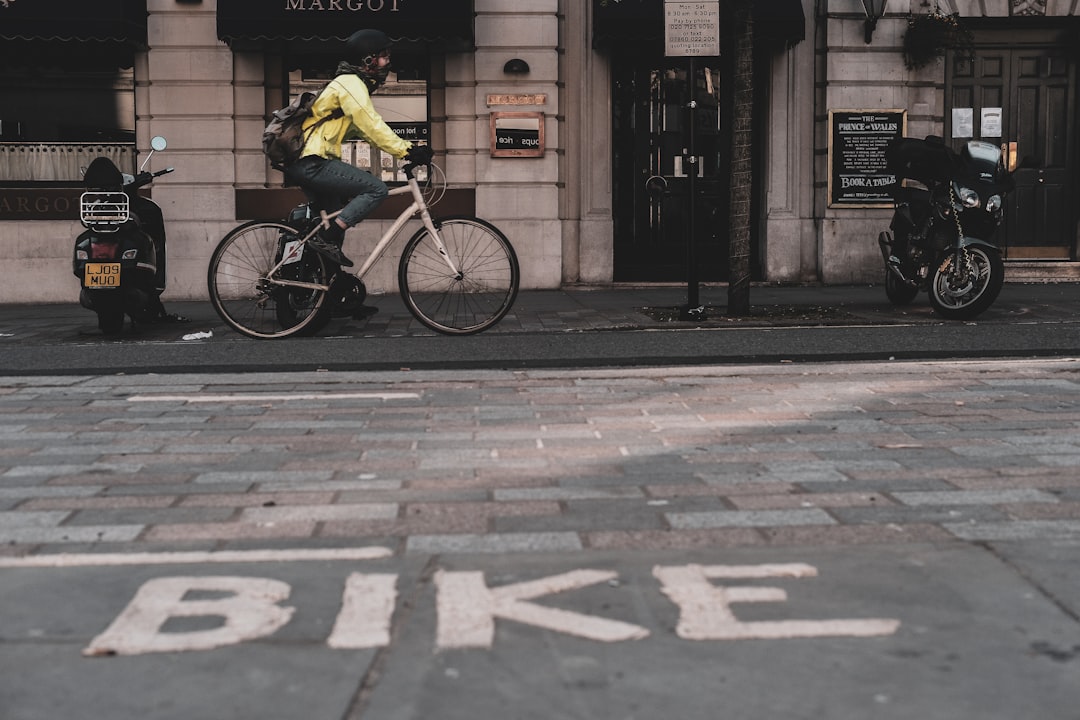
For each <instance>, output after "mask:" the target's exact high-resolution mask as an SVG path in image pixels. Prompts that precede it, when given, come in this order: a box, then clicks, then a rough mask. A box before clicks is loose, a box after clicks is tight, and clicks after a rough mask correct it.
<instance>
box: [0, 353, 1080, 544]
mask: <svg viewBox="0 0 1080 720" xmlns="http://www.w3.org/2000/svg"><path fill="white" fill-rule="evenodd" d="M301 392H302V393H303V394H304V395H305V396H306V398H307V399H297V400H283V399H281V397H271V395H273V396H281V395H288V394H289V393H301ZM344 392H347V393H348V394H349V395H350V396H351V397H349V398H348V399H336V398H334V397H331V395H334V394H338V395H340V394H341V393H344ZM380 393H412V394H413V396H411V397H410V396H408V395H405V396H401V397H388V398H384V397H383V396H381V395H380ZM364 394H369V396H367V397H364V396H363V395H364ZM212 395H230V396H239V397H240V398H242V399H239V400H238V399H236V398H235V397H233V398H232V399H228V400H223V401H214V400H213V398H212V397H210V396H212ZM134 396H138V399H139V401H138V402H135V401H133V400H132V397H134ZM166 396H169V397H172V398H173V399H160V400H156V399H155V398H165V397H166ZM176 396H186V399H175V398H176ZM1078 428H1080V361H1073V360H1046V361H1014V362H1008V361H995V362H962V363H946V362H922V363H888V364H820V365H812V366H808V365H787V366H784V365H781V366H754V367H704V368H700V367H699V368H678V369H671V368H668V369H662V368H661V369H648V370H642V369H635V370H591V371H558V370H552V371H527V372H511V371H502V372H500V371H491V372H469V373H464V372H457V373H439V372H424V373H396V374H394V373H317V374H316V373H282V374H275V375H254V374H253V375H249V376H244V375H232V376H224V375H222V376H213V375H175V376H130V377H123V376H116V377H85V376H71V377H40V378H30V377H27V378H2V379H0V555H6V556H23V555H29V554H35V553H58V552H132V551H161V550H215V549H248V548H263V547H266V548H275V547H338V546H355V545H381V546H385V547H389V548H391V549H393V550H394V551H395V552H397V553H404V554H409V553H445V552H480V553H484V552H543V551H578V550H583V549H602V550H627V549H673V548H700V547H733V546H768V545H773V546H789V545H807V544H814V545H822V544H840V545H852V544H895V543H907V542H932V543H951V542H960V541H967V542H983V541H996V540H1007V539H1025V538H1043V539H1059V538H1067V539H1076V538H1080V472H1078V471H1077V469H1078V467H1080V432H1078Z"/></svg>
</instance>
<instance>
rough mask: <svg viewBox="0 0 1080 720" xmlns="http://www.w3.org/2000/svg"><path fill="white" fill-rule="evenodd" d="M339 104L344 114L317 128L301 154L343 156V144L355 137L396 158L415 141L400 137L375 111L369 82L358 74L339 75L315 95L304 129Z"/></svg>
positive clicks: (403, 154)
mask: <svg viewBox="0 0 1080 720" xmlns="http://www.w3.org/2000/svg"><path fill="white" fill-rule="evenodd" d="M339 107H340V108H341V109H342V111H344V113H345V115H344V116H342V117H339V118H331V119H329V120H327V121H326V122H324V123H323V124H322V125H320V126H319V127H317V128H315V130H314V131H313V132H312V133H311V135H310V137H308V139H307V142H306V143H305V144H304V150H303V152H302V153H301V154H300V156H301V157H304V156H307V155H318V156H319V157H324V158H337V159H340V158H341V143H342V142H343V141H345V140H348V139H354V138H356V137H359V138H360V139H361V140H364V141H366V142H368V143H371V144H372V145H375V146H376V147H378V148H379V149H380V150H382V151H384V152H388V153H390V154H391V155H393V156H394V157H396V158H403V157H405V153H407V152H408V151H409V148H411V147H412V143H410V142H409V141H408V140H402V139H401V138H399V137H398V136H397V134H395V133H394V131H393V130H391V129H390V127H389V126H388V125H387V124H386V123H385V122H384V121H383V119H382V117H381V116H380V115H379V113H378V112H376V111H375V106H374V105H372V104H371V94H370V93H369V92H368V88H367V85H366V84H365V83H364V81H363V80H361V79H360V78H359V77H357V76H356V75H338V76H337V77H336V78H334V79H333V80H331V81H330V84H329V85H327V86H326V89H325V90H323V92H322V94H320V95H319V97H318V98H316V100H315V104H314V105H313V106H312V108H311V117H310V118H308V119H307V120H305V121H304V126H303V127H304V131H305V132H307V130H308V128H310V127H311V126H312V125H314V124H315V123H317V122H318V121H319V119H320V118H323V117H326V116H327V115H329V114H330V113H332V112H333V111H334V109H335V108H339Z"/></svg>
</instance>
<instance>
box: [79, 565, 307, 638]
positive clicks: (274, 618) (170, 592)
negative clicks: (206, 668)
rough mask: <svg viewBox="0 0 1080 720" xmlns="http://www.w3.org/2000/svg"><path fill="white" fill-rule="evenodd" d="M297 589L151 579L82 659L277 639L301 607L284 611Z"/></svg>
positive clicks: (252, 581) (239, 581)
mask: <svg viewBox="0 0 1080 720" xmlns="http://www.w3.org/2000/svg"><path fill="white" fill-rule="evenodd" d="M291 590H292V588H290V587H289V585H288V584H287V583H283V582H281V581H280V580H271V579H269V578H243V577H170V578H157V579H155V580H148V581H147V582H145V583H143V585H142V587H140V588H139V590H138V592H137V593H135V597H134V598H132V600H131V602H130V603H128V606H127V607H126V608H124V611H123V612H121V613H120V614H119V615H118V616H117V617H116V619H115V620H113V622H112V625H110V626H109V627H108V628H106V630H105V632H103V633H101V634H100V635H98V636H97V637H96V638H94V639H93V640H91V641H90V644H89V645H88V646H87V647H86V648H85V649H84V650H83V655H87V656H91V657H96V656H102V655H142V654H144V653H152V652H184V651H189V650H213V649H215V648H219V647H223V646H225V645H235V644H237V643H241V642H247V641H249V640H255V639H257V638H261V637H266V636H267V635H273V634H274V633H275V632H277V631H278V630H279V629H281V628H282V627H284V625H285V624H286V623H288V622H289V620H290V619H291V618H292V616H293V613H294V612H295V611H296V608H292V607H282V606H281V605H278V603H279V602H281V601H283V600H287V599H288V597H289V592H290V591H291ZM192 591H194V592H199V591H202V592H226V593H229V595H228V596H227V597H223V598H216V599H209V600H191V599H185V596H186V595H187V594H188V593H190V592H192ZM206 616H213V617H215V618H217V617H220V618H224V624H223V625H221V627H217V628H213V629H211V630H195V631H187V632H161V628H162V627H164V626H165V623H166V622H167V621H168V620H169V619H170V618H174V617H206Z"/></svg>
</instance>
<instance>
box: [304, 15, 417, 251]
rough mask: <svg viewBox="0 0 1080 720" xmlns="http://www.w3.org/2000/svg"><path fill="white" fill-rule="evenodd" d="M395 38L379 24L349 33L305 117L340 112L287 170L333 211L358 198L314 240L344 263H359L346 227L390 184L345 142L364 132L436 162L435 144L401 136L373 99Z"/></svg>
mask: <svg viewBox="0 0 1080 720" xmlns="http://www.w3.org/2000/svg"><path fill="white" fill-rule="evenodd" d="M391 44H392V42H391V40H390V38H389V37H388V36H387V35H386V34H385V33H383V32H381V31H379V30H358V31H357V32H355V33H353V34H352V35H351V36H350V37H349V39H348V40H347V41H346V43H345V53H344V55H345V57H344V59H343V60H342V61H341V62H340V63H338V67H337V74H336V77H335V78H334V79H333V80H332V81H331V82H330V83H329V84H328V85H327V86H326V88H325V89H324V90H323V91H322V93H321V94H320V95H319V97H318V98H317V99H316V100H315V104H314V105H313V106H312V115H311V118H309V119H308V120H306V121H305V122H304V129H305V132H306V131H307V129H308V128H310V127H311V126H312V125H315V123H318V122H319V121H320V119H322V118H324V117H326V116H328V115H332V114H334V113H335V111H337V110H338V109H340V113H338V116H337V117H331V118H330V119H329V120H326V121H324V122H323V123H322V124H321V125H319V126H318V127H317V128H315V129H314V130H313V131H311V134H310V136H308V137H307V141H306V142H305V144H304V149H303V150H302V152H301V156H300V159H299V160H297V161H296V162H295V163H293V164H292V165H290V166H289V167H288V168H286V170H285V179H286V181H288V182H289V183H290V184H293V185H297V186H299V187H301V188H303V189H304V190H305V191H307V192H308V193H309V194H310V195H312V196H313V198H314V200H315V202H316V203H317V204H318V205H319V206H320V207H321V208H323V209H324V210H326V211H328V212H329V211H332V210H335V209H336V208H337V207H339V206H340V203H341V200H342V199H343V198H352V199H351V200H349V201H348V202H347V203H346V204H345V206H344V208H343V209H342V211H341V214H340V215H338V216H337V217H336V218H335V219H334V220H332V221H331V222H330V223H329V227H324V228H322V229H321V230H319V233H318V235H317V236H316V237H314V238H312V239H311V240H309V241H308V245H309V246H310V247H311V248H312V249H313V250H315V251H316V252H318V253H319V254H320V255H322V256H323V257H325V258H327V259H328V260H330V261H331V262H334V263H336V264H338V265H341V266H344V267H351V266H352V264H353V263H352V260H350V259H349V258H347V257H345V254H344V253H343V252H342V251H341V246H342V244H343V242H344V241H345V231H346V230H348V229H349V228H350V227H352V226H353V225H356V224H357V223H358V222H360V221H361V220H363V219H364V218H365V217H367V216H368V214H370V213H371V211H372V210H374V209H375V208H376V207H377V206H378V205H379V203H381V202H382V201H383V200H385V199H386V196H387V192H388V189H387V187H386V183H384V182H383V181H382V180H380V179H379V178H377V177H375V176H374V175H372V174H371V173H369V172H366V171H364V170H361V169H360V168H357V167H354V166H352V165H349V164H347V163H345V162H342V160H341V143H342V142H343V141H344V140H346V139H353V138H357V137H359V138H361V139H363V140H365V141H367V142H369V143H371V144H372V145H375V146H376V147H378V148H379V149H380V150H382V151H384V152H387V153H389V154H391V155H393V156H394V157H396V158H398V159H404V160H406V161H407V162H410V163H418V164H427V163H430V162H431V156H432V151H431V148H430V147H427V146H423V145H413V144H412V143H410V142H408V141H407V140H403V139H402V138H400V137H398V135H397V134H396V133H395V132H394V131H393V130H391V129H390V127H389V126H388V125H387V124H386V123H385V122H384V121H383V119H382V117H380V116H379V113H378V112H376V111H375V107H374V106H373V105H372V103H371V93H373V92H375V91H376V90H377V89H378V88H379V87H380V86H381V85H382V84H383V83H384V82H385V81H386V77H387V75H388V74H389V73H390V46H391Z"/></svg>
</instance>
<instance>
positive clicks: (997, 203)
mask: <svg viewBox="0 0 1080 720" xmlns="http://www.w3.org/2000/svg"><path fill="white" fill-rule="evenodd" d="M1000 209H1001V196H1000V195H991V196H990V199H989V200H987V201H986V211H987V212H997V211H998V210H1000Z"/></svg>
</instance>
